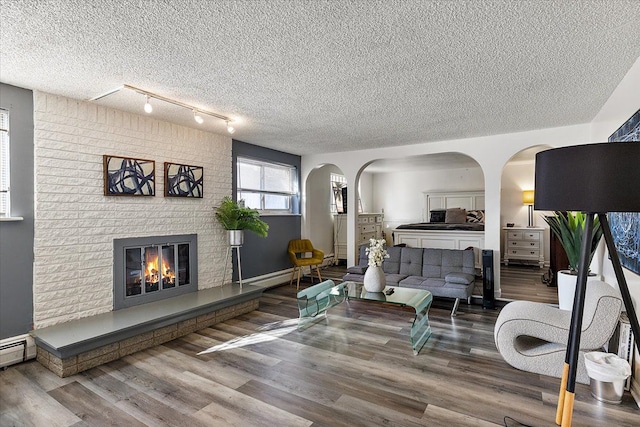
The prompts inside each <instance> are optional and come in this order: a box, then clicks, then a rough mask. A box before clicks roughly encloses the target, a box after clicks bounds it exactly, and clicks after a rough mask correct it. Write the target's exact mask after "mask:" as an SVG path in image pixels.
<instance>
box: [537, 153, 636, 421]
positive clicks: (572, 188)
mask: <svg viewBox="0 0 640 427" xmlns="http://www.w3.org/2000/svg"><path fill="white" fill-rule="evenodd" d="M639 163H640V143H621V142H616V143H604V144H587V145H577V146H571V147H564V148H556V149H552V150H547V151H542V152H540V153H538V154H537V155H536V167H535V195H536V197H535V202H534V203H535V209H536V210H543V211H581V212H585V213H586V214H587V215H586V221H585V230H584V234H583V236H582V247H581V253H580V264H579V267H578V281H577V284H576V293H575V297H574V301H573V312H572V314H571V325H570V328H569V338H568V341H567V352H566V356H565V364H564V369H563V374H562V381H561V385H560V394H559V397H558V409H557V413H556V424H558V425H562V426H563V427H568V426H570V425H571V419H572V416H573V403H574V399H575V385H576V373H577V370H578V356H579V350H580V334H581V328H582V316H583V312H584V299H585V294H586V284H587V274H588V269H589V249H590V248H589V247H590V242H591V236H592V235H593V223H594V217H595V215H598V217H599V219H600V222H601V224H602V229H603V234H604V238H605V242H606V244H607V248H608V249H609V254H610V256H611V262H612V264H613V268H614V271H615V275H616V279H617V281H618V287H619V288H620V293H621V294H622V299H623V301H624V305H625V308H626V310H627V315H628V317H629V321H630V323H631V330H632V331H633V333H634V334H635V336H636V337H640V328H639V327H638V318H637V316H636V312H635V309H634V307H633V302H632V300H631V296H630V295H629V288H628V286H627V281H626V279H625V277H624V273H623V271H622V267H621V266H620V259H619V257H618V252H617V251H616V248H615V245H614V242H613V237H612V235H611V230H610V228H609V221H608V220H607V213H608V212H640V167H638V165H639ZM638 341H640V340H636V347H637V348H638V349H639V351H640V347H639V344H638Z"/></svg>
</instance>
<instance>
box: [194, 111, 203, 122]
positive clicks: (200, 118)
mask: <svg viewBox="0 0 640 427" xmlns="http://www.w3.org/2000/svg"><path fill="white" fill-rule="evenodd" d="M193 120H195V121H196V123H198V124H199V125H201V124H202V123H203V122H204V120H203V119H202V116H201V115H200V114H198V112H197V111H196V110H193Z"/></svg>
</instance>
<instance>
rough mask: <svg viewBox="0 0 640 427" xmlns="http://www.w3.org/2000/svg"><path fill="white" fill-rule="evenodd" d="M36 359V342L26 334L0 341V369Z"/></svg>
mask: <svg viewBox="0 0 640 427" xmlns="http://www.w3.org/2000/svg"><path fill="white" fill-rule="evenodd" d="M35 357H36V342H35V340H34V339H33V337H31V336H30V335H28V334H25V335H18V336H16V337H11V338H6V339H3V340H0V368H3V369H4V368H6V367H7V366H10V365H13V364H16V363H20V362H25V361H27V360H29V359H34V358H35Z"/></svg>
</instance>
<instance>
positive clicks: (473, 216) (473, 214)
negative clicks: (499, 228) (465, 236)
mask: <svg viewBox="0 0 640 427" xmlns="http://www.w3.org/2000/svg"><path fill="white" fill-rule="evenodd" d="M467 222H474V223H478V222H484V211H482V210H479V211H467Z"/></svg>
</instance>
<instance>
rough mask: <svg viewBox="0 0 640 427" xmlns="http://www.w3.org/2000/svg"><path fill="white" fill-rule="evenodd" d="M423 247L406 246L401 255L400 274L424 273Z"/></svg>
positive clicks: (417, 274) (415, 274)
mask: <svg viewBox="0 0 640 427" xmlns="http://www.w3.org/2000/svg"><path fill="white" fill-rule="evenodd" d="M422 254H423V249H422V248H404V249H403V250H402V255H401V257H400V274H404V275H407V276H419V275H421V274H422Z"/></svg>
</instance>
